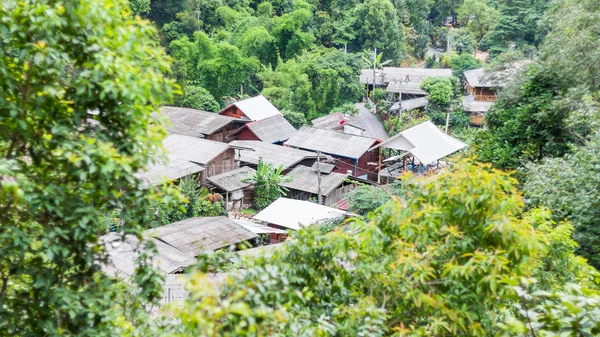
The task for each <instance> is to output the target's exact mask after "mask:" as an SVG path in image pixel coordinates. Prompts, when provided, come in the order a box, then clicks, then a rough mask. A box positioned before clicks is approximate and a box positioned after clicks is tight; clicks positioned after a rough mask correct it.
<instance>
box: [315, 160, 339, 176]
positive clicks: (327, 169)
mask: <svg viewBox="0 0 600 337" xmlns="http://www.w3.org/2000/svg"><path fill="white" fill-rule="evenodd" d="M317 166H318V167H319V171H321V173H327V174H328V173H331V171H333V169H334V168H335V165H332V164H327V163H317V162H315V163H314V164H312V166H311V167H310V168H311V169H313V170H315V171H316V170H317Z"/></svg>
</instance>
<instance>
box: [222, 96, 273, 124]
mask: <svg viewBox="0 0 600 337" xmlns="http://www.w3.org/2000/svg"><path fill="white" fill-rule="evenodd" d="M231 106H236V107H237V108H238V109H240V110H241V111H242V112H243V113H244V115H246V116H247V117H248V118H249V119H250V120H252V121H258V120H261V119H265V118H269V117H272V116H275V115H281V112H279V110H277V108H276V107H275V106H274V105H273V104H271V102H269V100H268V99H266V98H265V96H263V95H260V96H256V97H252V98H247V99H244V100H241V101H239V102H236V103H233V104H231V105H230V106H229V107H231ZM229 107H227V108H225V109H223V110H227V109H228V108H229Z"/></svg>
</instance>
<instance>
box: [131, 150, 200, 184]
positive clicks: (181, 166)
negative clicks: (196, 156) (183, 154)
mask: <svg viewBox="0 0 600 337" xmlns="http://www.w3.org/2000/svg"><path fill="white" fill-rule="evenodd" d="M202 171H204V167H202V166H200V165H198V164H195V163H192V162H191V161H189V160H186V159H183V158H179V157H177V156H174V155H170V156H168V159H167V163H165V164H156V165H152V166H150V167H149V168H148V170H147V171H145V172H143V173H140V174H139V176H140V178H142V179H144V180H145V181H146V182H147V183H148V184H149V185H156V184H158V183H160V182H162V181H171V180H177V179H181V178H183V177H185V176H189V175H192V174H195V173H199V172H202Z"/></svg>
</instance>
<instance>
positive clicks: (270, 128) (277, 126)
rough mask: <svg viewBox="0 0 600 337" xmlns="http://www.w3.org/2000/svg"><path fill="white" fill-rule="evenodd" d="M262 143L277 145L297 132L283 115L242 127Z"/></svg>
mask: <svg viewBox="0 0 600 337" xmlns="http://www.w3.org/2000/svg"><path fill="white" fill-rule="evenodd" d="M243 128H248V129H249V130H250V131H252V133H254V134H255V135H256V137H258V139H260V140H261V141H263V142H267V143H278V142H284V141H286V140H288V139H289V138H290V137H292V136H293V135H295V134H296V132H298V131H297V130H296V128H294V126H292V124H290V122H288V121H287V119H285V117H283V115H275V116H271V117H268V118H265V119H261V120H258V121H255V122H251V123H248V124H246V125H244V126H243Z"/></svg>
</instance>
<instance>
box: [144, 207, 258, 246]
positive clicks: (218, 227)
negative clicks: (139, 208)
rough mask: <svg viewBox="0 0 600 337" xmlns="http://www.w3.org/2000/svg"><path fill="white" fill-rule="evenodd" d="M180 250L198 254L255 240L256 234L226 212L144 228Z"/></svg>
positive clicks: (159, 239) (148, 233)
mask: <svg viewBox="0 0 600 337" xmlns="http://www.w3.org/2000/svg"><path fill="white" fill-rule="evenodd" d="M144 233H145V234H147V235H151V236H152V237H154V238H155V239H156V240H158V241H161V242H164V243H166V244H167V245H169V246H171V247H174V248H176V249H177V250H179V251H181V252H183V253H185V254H188V255H191V256H198V255H200V253H202V252H207V251H214V250H218V249H221V248H225V247H229V246H231V245H236V244H239V243H242V242H246V241H249V240H252V239H254V238H256V237H257V235H256V234H254V233H252V232H251V231H249V230H247V229H246V228H245V227H243V226H240V225H239V224H237V223H235V222H233V220H231V219H229V218H228V217H226V216H219V217H196V218H189V219H186V220H183V221H178V222H174V223H172V224H169V225H166V226H160V227H156V228H153V229H149V230H147V231H145V232H144Z"/></svg>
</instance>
